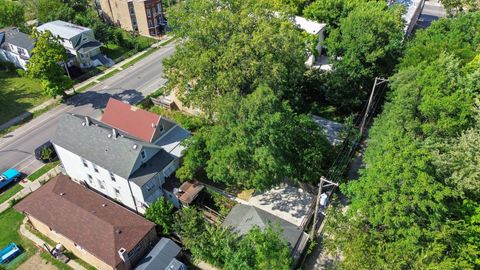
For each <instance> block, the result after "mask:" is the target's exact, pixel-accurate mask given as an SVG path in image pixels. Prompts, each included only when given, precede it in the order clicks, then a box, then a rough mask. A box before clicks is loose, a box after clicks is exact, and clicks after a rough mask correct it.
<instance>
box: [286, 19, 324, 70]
mask: <svg viewBox="0 0 480 270" xmlns="http://www.w3.org/2000/svg"><path fill="white" fill-rule="evenodd" d="M293 22H294V23H295V25H296V26H297V27H298V28H300V29H301V30H303V31H305V32H306V33H308V34H310V35H315V36H317V38H318V43H317V46H316V47H315V48H316V50H317V51H316V55H315V54H313V53H310V54H309V56H308V58H307V61H305V65H306V66H307V67H309V68H319V69H322V70H331V66H330V65H329V64H328V59H327V58H326V56H325V55H322V53H323V50H322V49H323V48H322V43H323V41H324V40H325V28H326V26H327V25H326V24H324V23H319V22H315V21H312V20H308V19H305V18H303V17H300V16H295V17H294V18H293Z"/></svg>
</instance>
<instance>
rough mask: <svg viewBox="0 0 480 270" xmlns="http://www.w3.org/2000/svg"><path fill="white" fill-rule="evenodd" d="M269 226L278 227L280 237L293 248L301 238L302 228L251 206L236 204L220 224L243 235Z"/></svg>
mask: <svg viewBox="0 0 480 270" xmlns="http://www.w3.org/2000/svg"><path fill="white" fill-rule="evenodd" d="M269 224H271V225H273V226H276V225H280V229H282V233H281V236H282V238H283V239H285V240H286V241H287V242H288V243H289V244H290V248H291V249H292V248H294V247H295V246H296V244H297V242H298V240H299V239H300V237H301V236H302V233H303V230H302V228H300V227H298V226H295V225H294V224H292V223H290V222H288V221H286V220H283V219H281V218H279V217H277V216H274V215H272V214H270V213H268V212H266V211H263V210H261V209H259V208H256V207H254V206H251V205H244V204H237V205H235V206H234V207H233V209H232V210H231V211H230V213H229V214H228V215H227V217H226V218H225V220H224V221H223V223H222V226H223V227H226V228H231V229H232V230H233V231H235V232H237V233H239V234H240V235H244V234H246V233H248V232H249V231H250V230H251V229H252V228H253V227H254V226H258V227H259V228H261V229H264V228H265V227H267V226H268V225H269Z"/></svg>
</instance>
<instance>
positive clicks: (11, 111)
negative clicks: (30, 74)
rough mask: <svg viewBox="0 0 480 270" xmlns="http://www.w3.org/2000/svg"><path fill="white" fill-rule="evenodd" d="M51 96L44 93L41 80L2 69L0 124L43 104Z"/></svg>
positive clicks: (0, 74)
mask: <svg viewBox="0 0 480 270" xmlns="http://www.w3.org/2000/svg"><path fill="white" fill-rule="evenodd" d="M48 99H49V97H48V96H46V95H44V94H43V92H42V87H41V85H40V82H39V81H38V80H35V79H30V78H24V77H19V76H18V75H17V74H15V73H13V72H5V71H0V108H1V111H2V113H0V124H3V123H5V122H7V121H8V120H10V119H12V118H13V117H15V116H18V115H20V114H21V113H23V112H25V111H27V110H29V109H31V108H33V107H35V106H37V105H40V104H42V103H43V102H45V101H46V100H48Z"/></svg>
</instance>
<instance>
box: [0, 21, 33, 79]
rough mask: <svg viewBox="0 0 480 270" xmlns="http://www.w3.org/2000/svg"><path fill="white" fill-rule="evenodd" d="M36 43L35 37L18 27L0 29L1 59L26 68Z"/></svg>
mask: <svg viewBox="0 0 480 270" xmlns="http://www.w3.org/2000/svg"><path fill="white" fill-rule="evenodd" d="M34 43H35V41H34V39H33V38H31V37H30V36H29V35H27V34H25V33H22V32H20V30H18V28H16V27H9V28H5V29H0V60H1V61H7V62H11V63H13V64H14V65H15V66H17V67H18V68H22V69H25V70H26V69H27V63H28V60H29V59H30V52H31V51H32V49H33V47H34Z"/></svg>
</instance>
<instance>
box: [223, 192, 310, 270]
mask: <svg viewBox="0 0 480 270" xmlns="http://www.w3.org/2000/svg"><path fill="white" fill-rule="evenodd" d="M244 199H245V198H244ZM314 203H315V200H314V196H313V195H312V194H311V193H309V192H307V191H305V190H304V189H302V188H297V187H294V186H291V185H288V184H281V185H278V186H276V187H274V188H271V189H270V190H267V191H265V192H256V193H255V194H253V196H252V197H250V198H248V201H244V202H243V203H241V204H237V205H235V206H234V207H233V208H232V210H231V211H230V213H229V214H228V215H227V217H226V218H225V220H224V222H223V223H222V226H223V227H229V228H231V229H233V230H234V231H236V232H238V233H239V234H240V235H244V234H246V233H247V232H248V231H249V230H250V229H252V228H253V227H254V226H258V227H259V228H261V229H263V228H265V227H266V226H268V225H269V224H271V225H274V226H275V225H277V226H280V229H281V230H282V232H281V236H282V238H283V239H284V240H286V241H287V242H288V243H289V246H290V251H291V255H292V257H293V261H294V264H296V262H297V261H298V259H299V258H300V257H301V255H302V254H303V252H304V250H305V247H306V244H307V241H308V234H307V233H305V232H304V229H305V227H306V225H307V224H308V223H309V222H310V220H311V218H312V215H313V207H314Z"/></svg>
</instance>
